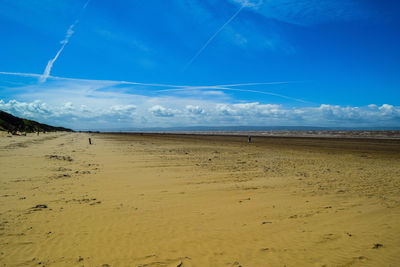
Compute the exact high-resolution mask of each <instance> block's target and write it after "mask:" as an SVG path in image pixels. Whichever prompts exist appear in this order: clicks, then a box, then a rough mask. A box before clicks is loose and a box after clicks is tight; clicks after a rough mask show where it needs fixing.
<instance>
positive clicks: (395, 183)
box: [0, 132, 400, 267]
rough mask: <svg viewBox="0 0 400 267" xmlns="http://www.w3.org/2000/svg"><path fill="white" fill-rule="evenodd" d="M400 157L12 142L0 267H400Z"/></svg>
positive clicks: (243, 143)
mask: <svg viewBox="0 0 400 267" xmlns="http://www.w3.org/2000/svg"><path fill="white" fill-rule="evenodd" d="M88 138H91V140H92V145H90V144H89V142H88ZM399 152H400V141H399V140H385V139H379V140H378V139H348V138H336V139H335V138H294V137H292V138H289V137H286V138H283V137H253V142H252V143H248V142H247V137H242V136H207V135H202V136H197V135H172V134H171V135H162V134H94V133H90V134H89V133H67V132H55V133H46V134H41V135H40V136H37V135H36V134H28V135H27V136H13V137H11V138H9V137H6V135H5V134H3V135H1V136H0V183H1V186H0V265H1V266H103V267H106V266H175V267H178V266H183V267H185V266H396V265H398V262H399V261H400V256H399V255H400V239H399V234H400V164H399V162H400V161H399V160H400V153H399Z"/></svg>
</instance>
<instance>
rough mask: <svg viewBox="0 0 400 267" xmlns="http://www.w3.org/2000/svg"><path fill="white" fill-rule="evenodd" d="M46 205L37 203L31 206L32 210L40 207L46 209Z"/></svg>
mask: <svg viewBox="0 0 400 267" xmlns="http://www.w3.org/2000/svg"><path fill="white" fill-rule="evenodd" d="M47 208H48V207H47V205H46V204H38V205H36V206H35V207H33V208H32V209H34V210H41V209H47Z"/></svg>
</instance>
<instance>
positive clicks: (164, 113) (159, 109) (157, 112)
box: [149, 105, 177, 117]
mask: <svg viewBox="0 0 400 267" xmlns="http://www.w3.org/2000/svg"><path fill="white" fill-rule="evenodd" d="M149 111H150V112H151V113H152V114H153V115H154V116H157V117H173V116H175V113H176V112H177V111H176V110H172V109H169V108H164V107H163V106H160V105H155V106H152V107H151V108H150V109H149Z"/></svg>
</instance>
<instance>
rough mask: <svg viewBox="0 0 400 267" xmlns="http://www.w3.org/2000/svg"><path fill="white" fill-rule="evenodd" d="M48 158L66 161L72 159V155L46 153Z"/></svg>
mask: <svg viewBox="0 0 400 267" xmlns="http://www.w3.org/2000/svg"><path fill="white" fill-rule="evenodd" d="M46 158H48V159H56V160H65V161H72V158H71V157H70V156H59V155H46Z"/></svg>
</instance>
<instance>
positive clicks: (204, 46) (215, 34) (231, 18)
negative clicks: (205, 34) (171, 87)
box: [183, 1, 247, 71]
mask: <svg viewBox="0 0 400 267" xmlns="http://www.w3.org/2000/svg"><path fill="white" fill-rule="evenodd" d="M246 5H247V1H245V2H244V3H243V4H242V6H241V7H240V8H239V9H238V11H236V13H235V14H233V16H232V17H230V19H228V20H227V21H226V22H225V23H224V25H222V26H221V28H219V29H218V31H216V32H215V33H214V34H213V35H212V36H211V37H210V39H208V40H207V42H206V43H205V44H204V45H203V46H202V47H201V48H200V50H199V51H197V53H196V54H195V55H194V56H193V57H192V59H190V61H189V62H188V63H187V64H186V66H185V68H184V69H183V71H185V70H187V69H188V68H189V67H190V65H192V63H193V62H194V61H195V60H196V58H197V57H198V56H200V54H201V53H202V52H203V50H204V49H206V48H207V46H208V45H209V44H210V43H211V42H212V40H214V38H215V37H216V36H217V35H218V34H219V33H220V32H221V31H222V30H223V29H224V28H225V27H226V25H228V24H229V23H230V22H231V21H232V20H234V19H235V18H236V17H237V15H239V13H240V11H242V9H243V8H244V7H245V6H246Z"/></svg>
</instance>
